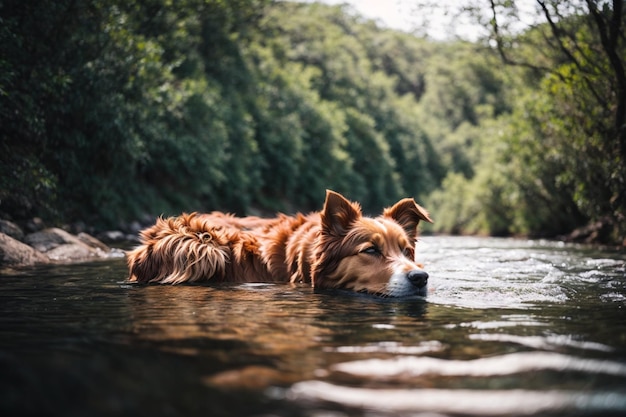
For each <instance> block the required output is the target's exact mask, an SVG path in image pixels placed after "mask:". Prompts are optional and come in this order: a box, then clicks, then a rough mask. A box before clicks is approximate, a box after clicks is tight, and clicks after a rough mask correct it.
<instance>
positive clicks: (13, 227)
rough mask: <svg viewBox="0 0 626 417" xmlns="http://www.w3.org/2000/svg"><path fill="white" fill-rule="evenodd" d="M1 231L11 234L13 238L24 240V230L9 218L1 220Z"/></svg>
mask: <svg viewBox="0 0 626 417" xmlns="http://www.w3.org/2000/svg"><path fill="white" fill-rule="evenodd" d="M0 233H4V234H5V235H8V236H11V237H12V238H13V239H17V240H23V239H24V232H23V231H22V229H21V228H20V227H19V226H18V225H17V224H15V223H13V222H10V221H8V220H0Z"/></svg>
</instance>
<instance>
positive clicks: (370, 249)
mask: <svg viewBox="0 0 626 417" xmlns="http://www.w3.org/2000/svg"><path fill="white" fill-rule="evenodd" d="M361 253H367V254H368V255H380V249H379V248H378V246H370V247H367V248H365V249H363V250H362V251H361Z"/></svg>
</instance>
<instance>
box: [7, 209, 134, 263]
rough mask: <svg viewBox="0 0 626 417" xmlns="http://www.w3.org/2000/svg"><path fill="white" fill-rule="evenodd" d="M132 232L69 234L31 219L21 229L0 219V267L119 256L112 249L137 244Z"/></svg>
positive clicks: (80, 232) (115, 249) (120, 253)
mask: <svg viewBox="0 0 626 417" xmlns="http://www.w3.org/2000/svg"><path fill="white" fill-rule="evenodd" d="M137 227H138V229H137V230H136V231H121V230H112V231H106V232H102V233H99V234H98V235H97V236H93V235H91V234H88V233H86V232H84V231H79V232H77V233H71V232H70V231H68V230H65V229H62V228H59V227H46V225H45V224H44V223H43V221H41V220H40V219H33V220H31V221H29V222H28V223H26V224H25V225H24V227H20V226H19V225H18V224H16V223H14V222H11V221H8V220H0V268H15V267H25V266H33V265H41V264H52V263H73V262H85V261H89V260H94V259H104V258H116V257H123V256H124V251H123V250H122V249H120V248H119V247H116V246H123V245H124V244H125V243H126V244H127V243H128V242H136V241H137V233H138V230H139V229H140V226H139V225H137Z"/></svg>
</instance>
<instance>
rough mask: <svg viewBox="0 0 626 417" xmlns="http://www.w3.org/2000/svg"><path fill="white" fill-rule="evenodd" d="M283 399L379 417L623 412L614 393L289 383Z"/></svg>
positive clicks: (625, 399) (625, 406)
mask: <svg viewBox="0 0 626 417" xmlns="http://www.w3.org/2000/svg"><path fill="white" fill-rule="evenodd" d="M286 398H288V399H290V400H292V401H295V402H300V401H312V402H315V401H325V402H332V403H337V404H341V405H344V406H348V407H358V408H365V409H368V410H380V411H382V412H384V413H407V412H438V413H446V414H462V415H479V416H497V415H537V414H538V415H540V414H541V413H551V412H576V411H586V412H594V413H601V412H611V413H619V412H626V396H625V395H624V394H622V393H618V392H610V391H598V392H589V393H577V392H570V391H529V390H511V391H507V390H465V389H458V390H455V389H415V390H405V389H371V388H353V387H345V386H339V385H335V384H330V383H327V382H322V381H303V382H299V383H297V384H294V385H293V386H292V387H291V388H290V389H289V390H288V391H287V393H286Z"/></svg>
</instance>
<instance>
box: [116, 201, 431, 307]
mask: <svg viewBox="0 0 626 417" xmlns="http://www.w3.org/2000/svg"><path fill="white" fill-rule="evenodd" d="M420 221H426V222H429V223H432V222H433V221H432V220H431V219H430V217H429V215H428V212H427V211H426V210H425V209H423V208H422V207H421V206H419V205H418V204H417V203H416V202H415V201H414V200H413V199H411V198H405V199H403V200H400V201H398V202H397V203H396V204H394V205H393V206H392V207H389V208H386V209H385V210H384V211H383V213H382V215H380V216H379V217H375V218H373V217H366V216H364V215H363V214H362V212H361V207H360V205H359V204H358V203H355V202H351V201H349V200H347V199H346V198H345V197H344V196H342V195H341V194H339V193H336V192H334V191H330V190H327V191H326V200H325V202H324V206H323V209H322V210H321V211H320V212H315V213H311V214H308V215H303V214H297V215H294V216H288V215H284V214H280V215H278V216H277V217H275V218H260V217H235V216H232V215H230V214H224V213H220V212H213V213H210V214H198V213H191V214H182V215H180V216H178V217H170V218H163V217H160V218H158V219H157V221H156V223H155V224H154V225H153V226H151V227H149V228H147V229H145V230H143V231H142V232H141V233H140V245H139V246H138V247H137V248H135V249H134V250H132V251H130V252H128V254H127V261H128V266H129V269H130V276H129V280H130V281H133V282H139V283H162V284H180V283H192V282H198V281H204V280H211V281H218V282H291V283H310V284H311V285H312V286H313V287H314V288H315V289H343V290H350V291H356V292H362V293H368V294H375V295H378V296H382V297H405V296H412V295H419V296H425V295H426V292H427V282H428V274H427V273H426V272H425V271H424V270H423V265H422V264H419V263H416V261H415V244H416V241H417V237H418V230H417V227H418V224H419V223H420Z"/></svg>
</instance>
